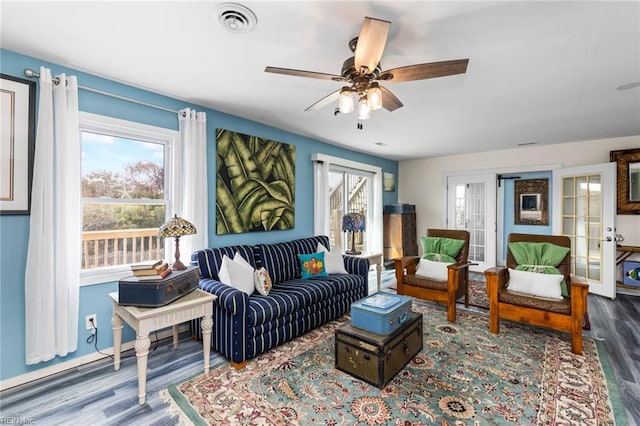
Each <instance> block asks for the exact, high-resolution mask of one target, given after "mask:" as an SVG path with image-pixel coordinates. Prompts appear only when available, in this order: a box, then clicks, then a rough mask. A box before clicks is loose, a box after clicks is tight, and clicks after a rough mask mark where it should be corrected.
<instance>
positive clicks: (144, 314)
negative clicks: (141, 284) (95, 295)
mask: <svg viewBox="0 0 640 426" xmlns="http://www.w3.org/2000/svg"><path fill="white" fill-rule="evenodd" d="M109 297H111V300H112V301H113V317H111V327H112V329H113V367H114V369H115V370H119V369H120V350H121V348H122V328H123V324H124V322H126V323H127V324H129V325H130V326H131V328H133V329H134V330H135V332H136V343H135V349H136V357H137V365H138V402H139V403H140V405H142V404H144V402H145V399H146V394H147V393H146V389H147V358H148V356H149V347H150V346H151V342H150V340H149V333H151V332H152V331H156V330H159V329H161V328H166V327H170V326H171V327H173V347H174V349H177V348H178V325H179V324H181V323H183V322H186V321H191V320H192V319H196V318H202V322H201V327H202V347H203V352H204V372H205V374H206V373H208V372H209V354H210V352H211V330H212V328H213V319H212V318H211V316H212V314H213V301H214V300H216V296H214V295H212V294H209V293H207V292H205V291H202V290H200V289H196V290H194V291H192V292H191V293H189V294H187V295H185V296H183V297H181V298H180V299H178V300H176V301H174V302H172V303H170V304H168V305H165V306H160V307H157V308H140V307H136V306H121V305H119V304H118V293H117V292H115V293H109Z"/></svg>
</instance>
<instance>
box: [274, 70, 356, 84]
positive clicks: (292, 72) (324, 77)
mask: <svg viewBox="0 0 640 426" xmlns="http://www.w3.org/2000/svg"><path fill="white" fill-rule="evenodd" d="M264 72H272V73H274V74H284V75H292V76H294V77H308V78H319V79H321V80H333V81H344V77H342V76H341V75H335V74H325V73H322V72H314V71H302V70H292V69H289V68H277V67H266V68H265V69H264Z"/></svg>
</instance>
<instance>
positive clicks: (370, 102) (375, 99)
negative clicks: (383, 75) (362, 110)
mask: <svg viewBox="0 0 640 426" xmlns="http://www.w3.org/2000/svg"><path fill="white" fill-rule="evenodd" d="M367 106H368V107H369V110H371V111H375V110H378V109H380V108H382V90H380V87H379V86H378V83H375V82H373V83H371V84H370V85H369V88H368V89H367Z"/></svg>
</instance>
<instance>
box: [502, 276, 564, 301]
mask: <svg viewBox="0 0 640 426" xmlns="http://www.w3.org/2000/svg"><path fill="white" fill-rule="evenodd" d="M563 279H564V276H563V275H560V274H558V275H556V274H541V273H538V272H529V271H518V270H516V269H511V268H509V282H508V283H507V289H509V291H513V292H516V293H523V294H528V295H531V296H536V297H543V298H545V299H554V300H562V287H561V285H560V283H561V282H562V280H563Z"/></svg>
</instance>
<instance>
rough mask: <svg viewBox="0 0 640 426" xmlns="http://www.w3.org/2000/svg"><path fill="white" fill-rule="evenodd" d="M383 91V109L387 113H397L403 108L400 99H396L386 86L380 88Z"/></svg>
mask: <svg viewBox="0 0 640 426" xmlns="http://www.w3.org/2000/svg"><path fill="white" fill-rule="evenodd" d="M380 90H381V91H382V107H383V108H384V109H386V110H387V111H395V110H397V109H398V108H401V107H402V106H403V104H402V102H400V99H398V98H397V97H396V95H394V94H393V93H391V91H390V90H389V89H387V88H386V87H384V86H380Z"/></svg>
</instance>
